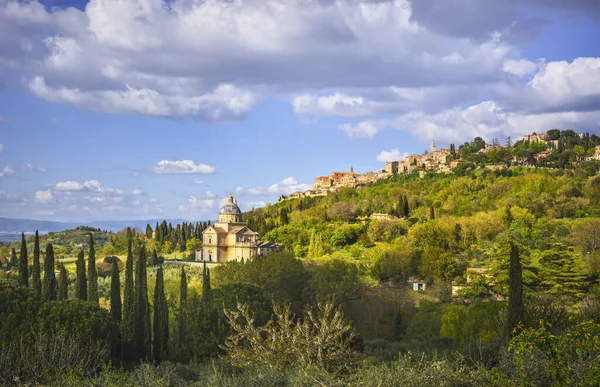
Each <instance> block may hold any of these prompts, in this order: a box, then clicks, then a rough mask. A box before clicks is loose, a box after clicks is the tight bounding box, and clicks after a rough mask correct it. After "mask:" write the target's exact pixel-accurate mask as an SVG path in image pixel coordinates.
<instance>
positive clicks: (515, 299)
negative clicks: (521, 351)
mask: <svg viewBox="0 0 600 387" xmlns="http://www.w3.org/2000/svg"><path fill="white" fill-rule="evenodd" d="M508 281H509V282H508V292H509V298H508V316H507V320H508V321H507V324H506V329H507V332H506V334H507V337H508V338H509V339H510V338H511V337H512V334H513V329H514V328H515V327H516V326H517V324H519V323H520V322H523V320H524V307H523V267H522V266H521V260H520V258H519V249H518V248H517V246H516V245H514V244H513V243H511V246H510V268H509V273H508Z"/></svg>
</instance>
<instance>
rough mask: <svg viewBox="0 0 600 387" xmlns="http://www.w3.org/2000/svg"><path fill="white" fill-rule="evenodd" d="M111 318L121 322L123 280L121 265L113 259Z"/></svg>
mask: <svg viewBox="0 0 600 387" xmlns="http://www.w3.org/2000/svg"><path fill="white" fill-rule="evenodd" d="M110 317H112V318H113V320H115V321H119V322H121V279H120V278H119V264H118V263H117V260H116V259H113V263H112V272H111V275H110Z"/></svg>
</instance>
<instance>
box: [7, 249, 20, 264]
mask: <svg viewBox="0 0 600 387" xmlns="http://www.w3.org/2000/svg"><path fill="white" fill-rule="evenodd" d="M8 266H9V267H10V268H11V269H13V268H18V266H19V258H17V251H16V250H15V248H14V247H13V248H12V251H11V252H10V261H9V263H8Z"/></svg>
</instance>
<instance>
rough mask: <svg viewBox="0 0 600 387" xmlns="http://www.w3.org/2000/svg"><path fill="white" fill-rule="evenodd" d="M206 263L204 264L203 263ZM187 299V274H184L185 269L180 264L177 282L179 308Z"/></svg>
mask: <svg viewBox="0 0 600 387" xmlns="http://www.w3.org/2000/svg"><path fill="white" fill-rule="evenodd" d="M205 265H206V264H205ZM186 300H187V276H186V275H185V269H184V268H183V266H181V277H180V282H179V307H180V308H181V307H182V305H183V304H185V301H186Z"/></svg>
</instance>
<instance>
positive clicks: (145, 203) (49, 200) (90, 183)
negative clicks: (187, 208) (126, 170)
mask: <svg viewBox="0 0 600 387" xmlns="http://www.w3.org/2000/svg"><path fill="white" fill-rule="evenodd" d="M47 188H48V189H44V190H39V191H37V192H36V193H35V198H34V202H35V203H36V204H37V207H36V208H32V211H33V210H36V211H37V213H39V214H43V213H44V212H53V213H60V214H61V215H62V216H63V217H71V216H73V215H75V216H77V218H78V219H81V217H82V216H90V217H95V218H105V217H106V216H111V217H114V218H124V217H126V218H131V217H141V216H143V217H154V216H159V215H160V214H161V213H162V205H161V204H160V203H159V202H158V201H157V200H156V199H152V198H149V197H148V195H146V194H145V193H144V192H143V191H142V190H141V189H139V188H133V189H122V188H118V187H112V186H107V185H105V184H103V183H101V182H100V181H98V180H86V181H83V182H79V181H76V180H66V181H60V182H57V183H55V184H53V185H51V186H49V187H47Z"/></svg>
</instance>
